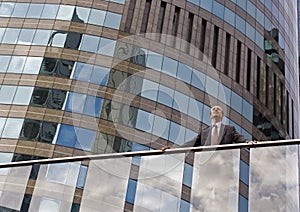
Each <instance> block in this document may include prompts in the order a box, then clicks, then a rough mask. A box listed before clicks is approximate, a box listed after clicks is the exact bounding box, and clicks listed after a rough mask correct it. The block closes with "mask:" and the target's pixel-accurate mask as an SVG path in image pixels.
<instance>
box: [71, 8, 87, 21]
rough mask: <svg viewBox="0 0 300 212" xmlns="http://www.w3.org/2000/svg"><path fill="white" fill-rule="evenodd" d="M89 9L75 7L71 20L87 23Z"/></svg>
mask: <svg viewBox="0 0 300 212" xmlns="http://www.w3.org/2000/svg"><path fill="white" fill-rule="evenodd" d="M90 11H91V9H89V8H83V7H76V8H75V12H74V15H73V17H72V21H74V22H79V23H87V20H88V17H89V14H90Z"/></svg>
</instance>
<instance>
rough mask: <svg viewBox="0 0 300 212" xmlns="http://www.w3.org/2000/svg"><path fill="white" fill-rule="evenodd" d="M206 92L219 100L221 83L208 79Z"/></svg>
mask: <svg viewBox="0 0 300 212" xmlns="http://www.w3.org/2000/svg"><path fill="white" fill-rule="evenodd" d="M205 88H206V92H207V93H208V94H209V95H211V96H213V97H215V98H218V91H219V82H217V81H216V80H214V79H212V78H211V77H206V85H205Z"/></svg>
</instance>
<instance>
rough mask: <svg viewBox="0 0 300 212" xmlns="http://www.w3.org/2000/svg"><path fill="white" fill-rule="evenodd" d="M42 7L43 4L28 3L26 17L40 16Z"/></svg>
mask: <svg viewBox="0 0 300 212" xmlns="http://www.w3.org/2000/svg"><path fill="white" fill-rule="evenodd" d="M43 7H44V5H43V4H30V6H29V9H28V12H27V15H26V18H40V16H41V14H42V11H43Z"/></svg>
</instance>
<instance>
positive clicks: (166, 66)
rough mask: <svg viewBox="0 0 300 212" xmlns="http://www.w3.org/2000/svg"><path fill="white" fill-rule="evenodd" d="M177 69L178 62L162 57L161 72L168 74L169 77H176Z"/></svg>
mask: <svg viewBox="0 0 300 212" xmlns="http://www.w3.org/2000/svg"><path fill="white" fill-rule="evenodd" d="M177 68H178V62H177V61H176V60H173V59H171V58H169V57H166V56H165V57H164V59H163V64H162V72H164V73H166V74H169V75H171V76H174V77H175V76H176V74H177Z"/></svg>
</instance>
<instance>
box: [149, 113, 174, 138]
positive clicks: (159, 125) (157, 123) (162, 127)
mask: <svg viewBox="0 0 300 212" xmlns="http://www.w3.org/2000/svg"><path fill="white" fill-rule="evenodd" d="M169 130H170V121H169V120H167V119H165V118H162V117H160V116H157V115H155V116H154V121H153V131H152V133H153V134H154V135H156V136H158V137H162V138H164V139H166V140H168V138H169Z"/></svg>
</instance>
